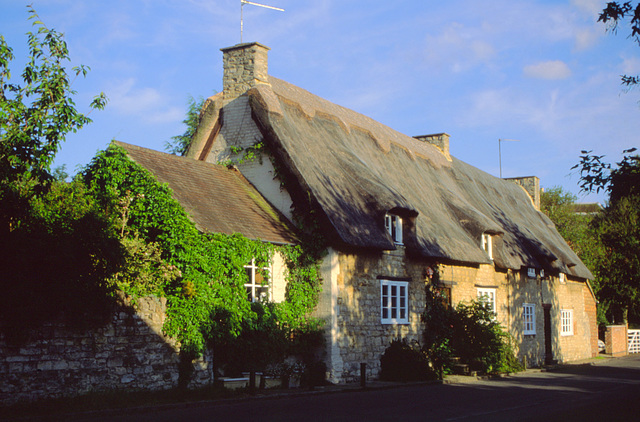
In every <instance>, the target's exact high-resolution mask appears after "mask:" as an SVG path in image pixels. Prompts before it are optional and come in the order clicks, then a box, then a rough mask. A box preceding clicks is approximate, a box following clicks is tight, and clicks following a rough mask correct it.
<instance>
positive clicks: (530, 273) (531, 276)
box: [527, 267, 536, 278]
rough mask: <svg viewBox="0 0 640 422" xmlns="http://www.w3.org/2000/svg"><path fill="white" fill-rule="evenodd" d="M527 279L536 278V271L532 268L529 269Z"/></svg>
mask: <svg viewBox="0 0 640 422" xmlns="http://www.w3.org/2000/svg"><path fill="white" fill-rule="evenodd" d="M527 277H529V278H536V269H535V268H532V267H529V268H527Z"/></svg>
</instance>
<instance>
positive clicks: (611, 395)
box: [72, 356, 640, 422]
mask: <svg viewBox="0 0 640 422" xmlns="http://www.w3.org/2000/svg"><path fill="white" fill-rule="evenodd" d="M127 412H128V413H127V414H114V413H111V414H90V415H75V417H73V418H72V420H74V421H85V420H91V421H119V422H125V421H132V422H133V421H136V422H139V421H154V422H162V421H167V422H168V421H171V422H176V421H248V420H258V421H261V422H262V421H305V422H306V421H332V422H334V421H399V420H409V421H518V422H524V421H534V420H535V421H574V420H575V421H583V422H584V421H601V422H608V421H638V420H640V356H630V357H625V358H617V359H607V360H594V361H592V363H591V364H585V365H571V366H563V367H561V368H559V369H557V370H555V371H552V372H538V371H527V372H525V373H521V374H517V375H513V376H510V377H507V378H502V379H494V380H478V381H473V382H469V383H466V382H465V383H454V384H429V385H410V386H398V387H395V388H386V389H373V390H365V391H362V390H359V391H349V392H337V393H330V394H322V393H314V394H311V393H310V394H296V395H291V396H280V397H269V398H255V399H246V400H234V401H219V402H211V403H198V404H193V405H189V406H180V407H168V408H155V409H154V408H150V409H136V410H128V411H127Z"/></svg>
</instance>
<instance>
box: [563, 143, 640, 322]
mask: <svg viewBox="0 0 640 422" xmlns="http://www.w3.org/2000/svg"><path fill="white" fill-rule="evenodd" d="M635 151H636V148H631V149H627V150H625V151H624V154H625V155H624V158H623V159H622V161H620V162H619V163H617V166H616V167H614V166H612V165H611V164H609V163H606V162H604V161H603V158H604V156H602V155H592V154H591V151H582V154H583V155H582V156H581V157H580V163H578V164H577V165H575V166H574V167H573V168H580V187H581V189H582V191H585V192H593V191H596V192H598V191H601V190H604V191H605V192H607V193H608V194H609V203H608V205H607V206H606V208H605V209H604V211H603V212H602V214H601V215H599V216H598V217H597V218H596V219H595V220H594V223H593V227H594V229H595V231H596V234H597V238H598V239H599V241H600V242H601V244H602V247H603V248H604V253H602V254H601V255H600V256H599V259H598V260H597V262H596V272H597V273H598V275H599V278H600V280H601V285H600V292H599V299H600V301H601V303H603V304H604V306H605V307H608V309H609V310H608V317H609V318H611V319H613V321H614V322H628V321H632V322H640V157H639V156H638V155H632V154H633V153H634V152H635Z"/></svg>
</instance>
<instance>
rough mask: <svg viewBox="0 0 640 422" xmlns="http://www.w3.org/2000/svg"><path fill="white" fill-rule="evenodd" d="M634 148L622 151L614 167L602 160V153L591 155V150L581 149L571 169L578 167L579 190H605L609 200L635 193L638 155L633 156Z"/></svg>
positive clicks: (638, 178) (639, 178) (638, 182)
mask: <svg viewBox="0 0 640 422" xmlns="http://www.w3.org/2000/svg"><path fill="white" fill-rule="evenodd" d="M635 151H636V148H630V149H626V150H624V151H622V153H623V154H624V157H623V159H622V161H620V162H619V163H617V168H614V167H613V166H612V165H611V164H610V163H607V162H604V161H602V159H603V158H604V155H592V154H591V153H592V152H593V151H582V152H581V153H582V155H581V156H580V162H579V163H578V164H576V165H575V166H573V167H571V169H572V170H573V169H580V182H579V183H578V184H579V186H580V190H581V191H582V192H594V191H595V192H596V193H598V192H600V191H601V190H603V191H605V192H607V193H608V194H609V196H610V198H609V200H610V201H613V202H615V201H616V200H617V199H619V198H621V197H624V196H628V195H632V194H637V193H639V192H638V189H639V188H638V186H640V171H639V170H638V168H639V165H638V161H639V160H640V158H638V156H637V155H636V156H633V155H631V154H633V153H634V152H635Z"/></svg>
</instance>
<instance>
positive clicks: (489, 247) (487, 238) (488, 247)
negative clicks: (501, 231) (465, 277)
mask: <svg viewBox="0 0 640 422" xmlns="http://www.w3.org/2000/svg"><path fill="white" fill-rule="evenodd" d="M482 249H483V250H484V251H485V252H486V253H487V255H488V256H489V259H493V242H492V241H491V235H490V234H489V233H482Z"/></svg>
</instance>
